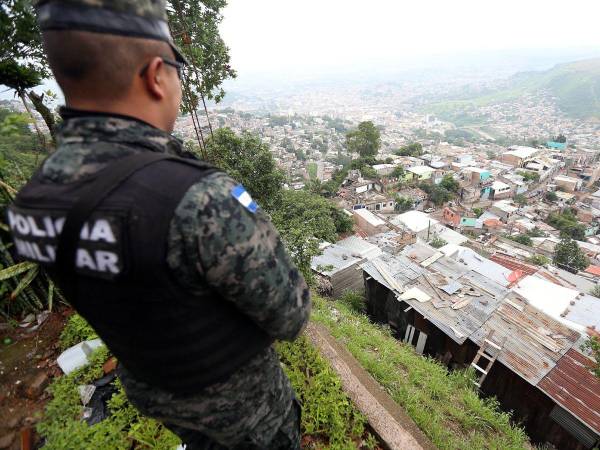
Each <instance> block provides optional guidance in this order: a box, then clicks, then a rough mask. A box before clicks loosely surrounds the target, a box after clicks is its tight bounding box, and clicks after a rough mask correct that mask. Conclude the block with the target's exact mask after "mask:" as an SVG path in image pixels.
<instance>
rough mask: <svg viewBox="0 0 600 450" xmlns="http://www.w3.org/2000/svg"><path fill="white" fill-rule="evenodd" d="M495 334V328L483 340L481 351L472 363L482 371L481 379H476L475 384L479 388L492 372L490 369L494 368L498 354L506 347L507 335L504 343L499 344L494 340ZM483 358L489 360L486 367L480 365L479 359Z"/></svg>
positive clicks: (477, 369)
mask: <svg viewBox="0 0 600 450" xmlns="http://www.w3.org/2000/svg"><path fill="white" fill-rule="evenodd" d="M493 336H494V330H492V331H490V332H489V333H488V335H487V337H486V338H485V339H484V340H483V343H482V344H481V347H479V351H478V352H477V355H475V358H473V362H472V363H471V366H472V367H473V368H474V369H475V370H476V371H477V372H479V373H480V376H479V380H477V381H474V383H475V385H476V386H477V387H478V388H481V385H482V384H483V380H485V378H486V377H487V376H488V374H489V373H490V369H491V368H492V366H493V365H494V363H495V362H496V360H497V359H498V356H500V352H502V348H503V347H504V343H505V342H506V336H505V337H504V339H503V341H502V343H501V344H497V343H495V342H494V341H493V340H492V338H493ZM490 348H491V349H494V351H489V349H490ZM481 358H484V360H487V365H486V366H485V369H484V368H482V367H481V366H480V365H479V360H480V359H481Z"/></svg>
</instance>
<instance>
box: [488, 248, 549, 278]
mask: <svg viewBox="0 0 600 450" xmlns="http://www.w3.org/2000/svg"><path fill="white" fill-rule="evenodd" d="M490 259H491V260H492V261H494V262H496V263H498V264H500V265H501V266H504V267H506V268H507V269H510V270H520V271H521V272H523V275H533V274H535V273H536V272H537V271H538V269H539V268H538V267H534V266H531V265H529V264H525V263H523V262H522V261H519V260H518V259H515V258H511V257H510V256H507V255H503V254H502V253H496V254H494V255H492V256H490Z"/></svg>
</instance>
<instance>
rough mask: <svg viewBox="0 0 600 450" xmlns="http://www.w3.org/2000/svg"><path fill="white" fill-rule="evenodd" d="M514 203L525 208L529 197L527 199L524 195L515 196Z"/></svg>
mask: <svg viewBox="0 0 600 450" xmlns="http://www.w3.org/2000/svg"><path fill="white" fill-rule="evenodd" d="M513 200H514V202H515V203H516V204H517V205H519V206H525V205H526V204H527V202H528V200H527V197H525V196H524V195H523V194H517V195H515V197H514V198H513Z"/></svg>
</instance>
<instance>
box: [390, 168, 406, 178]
mask: <svg viewBox="0 0 600 450" xmlns="http://www.w3.org/2000/svg"><path fill="white" fill-rule="evenodd" d="M405 175H406V172H405V171H404V167H402V166H396V167H394V170H392V173H391V174H390V176H391V177H392V178H399V179H401V180H402V179H404V176H405Z"/></svg>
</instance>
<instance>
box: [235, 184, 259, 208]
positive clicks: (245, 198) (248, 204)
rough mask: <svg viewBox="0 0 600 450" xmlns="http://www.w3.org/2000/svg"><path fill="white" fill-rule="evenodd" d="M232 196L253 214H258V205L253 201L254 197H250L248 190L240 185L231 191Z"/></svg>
mask: <svg viewBox="0 0 600 450" xmlns="http://www.w3.org/2000/svg"><path fill="white" fill-rule="evenodd" d="M231 195H232V197H233V198H235V199H236V200H237V201H238V202H240V203H241V204H242V206H243V207H244V208H246V209H247V210H248V211H250V212H251V213H252V214H254V213H256V210H257V209H258V204H257V203H256V202H255V201H254V200H252V197H251V196H250V194H248V191H246V188H244V186H242V185H241V184H238V185H237V186H236V187H234V188H233V189H232V190H231Z"/></svg>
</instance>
